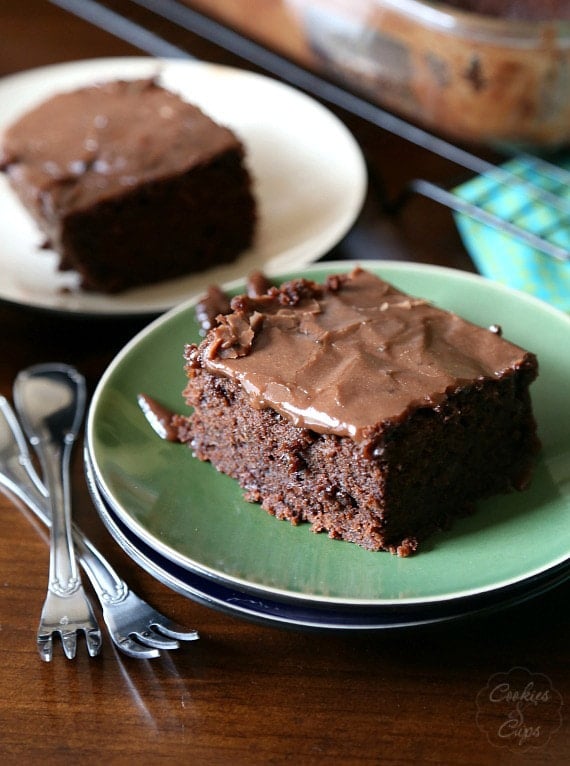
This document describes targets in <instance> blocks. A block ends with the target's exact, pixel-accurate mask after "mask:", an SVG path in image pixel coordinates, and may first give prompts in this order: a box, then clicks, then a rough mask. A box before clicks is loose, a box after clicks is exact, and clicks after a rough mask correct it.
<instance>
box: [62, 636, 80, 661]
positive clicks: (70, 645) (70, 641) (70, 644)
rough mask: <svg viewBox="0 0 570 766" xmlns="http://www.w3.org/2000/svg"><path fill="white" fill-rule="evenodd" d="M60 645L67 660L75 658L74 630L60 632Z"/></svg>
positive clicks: (75, 642)
mask: <svg viewBox="0 0 570 766" xmlns="http://www.w3.org/2000/svg"><path fill="white" fill-rule="evenodd" d="M61 643H62V644H63V651H64V652H65V656H66V657H67V659H68V660H72V659H73V658H74V657H75V653H76V651H77V633H76V632H75V630H66V631H62V632H61Z"/></svg>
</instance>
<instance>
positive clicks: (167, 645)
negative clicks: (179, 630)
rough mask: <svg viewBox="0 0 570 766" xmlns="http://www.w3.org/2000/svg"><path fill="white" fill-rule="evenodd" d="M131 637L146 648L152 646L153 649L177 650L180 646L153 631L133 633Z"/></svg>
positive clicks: (176, 642)
mask: <svg viewBox="0 0 570 766" xmlns="http://www.w3.org/2000/svg"><path fill="white" fill-rule="evenodd" d="M131 636H132V637H133V638H137V639H138V640H139V641H140V642H141V643H142V644H145V645H146V646H152V647H153V648H154V649H178V647H179V646H180V644H179V643H178V641H176V640H174V639H172V638H167V637H166V636H161V635H160V634H159V633H155V632H154V630H141V631H133V632H132V633H131Z"/></svg>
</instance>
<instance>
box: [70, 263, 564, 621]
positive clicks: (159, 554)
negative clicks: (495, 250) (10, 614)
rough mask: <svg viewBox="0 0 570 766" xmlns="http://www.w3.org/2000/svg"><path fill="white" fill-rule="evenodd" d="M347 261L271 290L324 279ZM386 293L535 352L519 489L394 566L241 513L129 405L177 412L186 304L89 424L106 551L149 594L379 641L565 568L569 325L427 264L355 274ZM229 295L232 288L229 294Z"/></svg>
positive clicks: (224, 490) (127, 361)
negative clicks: (534, 434) (135, 568)
mask: <svg viewBox="0 0 570 766" xmlns="http://www.w3.org/2000/svg"><path fill="white" fill-rule="evenodd" d="M353 266H354V264H351V263H347V262H343V263H329V264H320V265H314V266H311V267H308V268H307V269H305V270H303V271H302V272H298V271H295V272H292V273H287V274H283V275H281V277H280V279H281V278H283V279H285V278H291V277H293V276H300V274H301V273H302V275H303V276H306V277H308V278H311V279H316V280H319V281H321V280H322V279H323V278H324V277H325V276H326V275H328V274H331V273H338V272H340V271H346V270H349V269H351V268H352V267H353ZM367 268H369V269H370V270H371V271H373V272H374V273H377V274H378V275H379V276H381V277H383V278H384V279H387V280H388V281H390V282H392V283H393V284H395V285H396V286H397V287H399V288H401V289H403V290H405V291H407V292H409V293H411V294H413V295H417V296H420V297H423V298H427V299H429V300H432V301H434V302H435V303H436V304H437V305H439V306H441V307H442V308H447V309H450V310H452V311H455V312H457V313H459V314H461V315H462V316H464V317H465V318H467V319H470V320H471V321H474V322H476V323H478V324H480V325H483V326H488V325H490V324H494V323H495V324H500V325H501V326H502V328H503V333H504V336H505V337H506V338H508V339H509V340H512V341H513V342H515V343H518V344H519V345H522V346H525V347H526V348H528V349H530V350H532V351H535V352H536V353H537V354H538V358H539V362H540V369H541V373H540V376H539V379H538V381H537V382H536V383H535V384H533V389H532V394H533V402H534V408H535V413H536V417H537V421H538V424H539V433H540V436H541V439H542V442H543V449H542V452H541V456H540V460H539V462H538V465H537V467H536V472H535V477H534V480H533V483H532V486H531V487H530V489H528V490H527V491H525V492H523V493H513V494H511V495H503V496H499V497H495V498H492V499H490V500H489V501H486V502H484V503H481V504H480V507H479V509H478V511H477V513H475V514H474V515H473V516H471V517H469V518H465V519H461V520H459V521H457V522H456V524H454V526H453V528H452V529H451V530H449V531H446V532H444V533H441V534H439V535H435V536H433V537H432V538H431V539H429V540H427V541H426V542H425V544H424V545H423V547H422V548H421V549H420V551H419V552H418V553H417V554H416V555H414V556H411V557H409V558H406V559H400V558H398V557H394V556H391V555H389V554H387V553H371V552H369V551H364V550H362V549H360V548H358V547H357V546H355V545H351V544H348V543H344V542H340V541H336V540H331V539H329V538H328V537H327V536H325V535H315V534H313V533H312V532H311V531H310V529H309V527H308V525H301V526H299V527H293V526H291V525H289V524H288V523H286V522H283V521H278V520H276V519H274V518H273V517H271V516H269V515H268V514H266V513H265V512H264V511H263V510H261V509H260V508H259V507H258V506H257V505H255V504H250V503H247V502H245V501H244V499H243V494H242V492H241V490H240V489H239V487H238V486H237V484H236V483H235V482H234V481H233V480H232V479H230V478H228V477H227V476H224V475H222V474H219V473H217V472H216V470H215V469H214V468H213V467H212V466H211V465H210V464H208V463H202V462H200V461H198V460H196V459H195V458H194V457H193V456H192V453H191V451H190V450H189V449H188V448H187V447H185V446H183V445H181V444H178V443H172V442H168V441H164V440H162V439H160V438H159V437H158V436H157V435H156V433H155V432H154V431H153V430H152V428H151V427H150V425H149V424H148V422H147V420H146V418H145V416H144V414H143V413H142V411H141V410H140V408H139V406H138V403H137V396H138V394H139V393H145V394H147V395H149V396H151V397H153V398H154V399H156V400H157V401H159V402H160V403H161V404H162V405H164V406H165V407H166V408H168V409H170V410H172V411H179V412H183V411H184V403H183V399H182V394H181V392H182V389H183V388H184V384H185V375H184V371H183V358H182V353H183V349H184V345H185V344H186V343H188V342H194V341H198V340H199V328H198V325H197V322H196V319H195V316H194V313H195V299H193V300H190V301H189V302H187V303H185V304H182V305H181V306H179V307H177V308H175V309H173V310H172V311H170V312H169V313H167V314H165V315H163V316H162V317H160V318H159V319H157V320H155V321H154V322H153V323H151V324H150V325H149V326H148V327H147V328H146V329H145V330H143V331H142V332H141V333H140V334H139V335H138V336H136V337H135V338H134V339H133V340H132V341H131V342H130V343H129V344H128V345H127V346H126V348H125V349H123V351H122V352H121V353H120V354H119V355H118V356H117V358H116V359H115V360H114V361H113V363H112V364H111V365H110V367H109V368H108V370H107V371H106V373H105V375H104V376H103V378H102V379H101V381H100V383H99V386H98V388H97V390H96V392H95V394H94V397H93V400H92V404H91V408H90V412H89V417H88V423H87V439H86V452H85V465H86V472H87V476H88V479H89V485H90V489H91V493H92V496H93V499H94V501H95V505H96V507H97V509H98V511H99V513H100V515H101V518H102V519H103V521H104V523H105V524H106V526H107V528H108V530H109V532H110V533H111V535H112V536H113V537H114V538H115V540H116V541H117V543H118V544H119V545H120V546H121V547H122V548H123V549H124V550H125V551H126V552H127V554H128V555H129V556H131V557H132V558H133V559H134V560H135V561H136V562H137V563H138V564H140V565H141V566H142V567H143V568H144V569H146V570H147V571H148V572H150V573H151V574H152V575H153V576H154V577H156V578H157V579H158V580H160V581H161V582H163V583H165V584H166V585H168V586H169V587H171V588H173V589H174V590H176V591H178V592H180V593H182V594H184V595H186V596H188V597H189V598H192V599H194V600H196V601H199V602H201V603H204V604H206V605H209V606H212V607H214V608H217V609H221V610H224V611H226V612H230V613H232V614H235V615H236V616H242V617H245V618H248V619H252V620H256V621H262V622H266V623H272V624H280V625H288V626H293V627H297V628H318V629H334V630H358V629H373V630H379V629H387V628H400V627H404V626H416V625H423V624H428V623H436V622H442V621H446V620H453V619H457V618H460V617H464V616H466V615H472V614H476V613H479V612H482V611H489V610H495V609H499V608H504V607H506V606H508V605H512V604H515V603H519V602H521V601H523V600H525V599H528V598H531V597H534V596H536V595H538V594H540V593H543V592H544V591H546V590H548V589H550V588H553V587H555V586H556V585H558V584H560V583H561V582H563V581H564V580H566V579H567V578H568V574H569V571H570V563H569V559H570V556H569V553H570V513H569V510H570V500H569V489H570V486H569V481H568V479H569V477H570V429H569V428H568V423H570V399H569V397H568V395H567V391H568V380H570V358H568V356H567V355H563V354H561V353H560V349H561V347H564V348H566V347H567V345H568V340H569V339H570V318H569V317H568V316H566V315H565V314H563V313H562V312H559V311H556V310H554V309H552V308H550V307H549V306H548V305H547V304H546V303H543V302H540V301H538V300H536V299H534V298H531V297H529V296H526V295H524V294H522V293H518V292H514V291H512V290H510V289H508V288H505V287H502V286H500V285H498V284H494V283H491V282H488V281H487V280H485V279H483V278H481V277H476V276H473V275H469V274H464V273H460V272H456V271H451V270H447V269H442V268H438V267H430V266H421V265H412V264H401V263H389V262H378V263H371V262H369V263H367ZM228 289H230V290H231V291H233V292H239V291H241V290H242V289H243V284H240V283H234V284H232V285H231V286H229V288H228Z"/></svg>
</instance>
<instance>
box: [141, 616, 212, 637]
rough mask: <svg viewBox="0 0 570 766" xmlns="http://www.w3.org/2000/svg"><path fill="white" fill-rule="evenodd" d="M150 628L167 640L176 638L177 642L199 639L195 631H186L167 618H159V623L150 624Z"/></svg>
mask: <svg viewBox="0 0 570 766" xmlns="http://www.w3.org/2000/svg"><path fill="white" fill-rule="evenodd" d="M151 627H152V628H154V630H156V631H157V633H162V634H163V635H164V636H168V637H169V638H176V639H178V640H179V641H197V640H198V639H199V638H200V635H199V634H198V631H197V630H188V629H187V628H185V627H183V626H182V625H180V624H179V623H177V622H174V620H170V619H168V618H167V617H161V621H160V622H154V621H153V622H152V623H151Z"/></svg>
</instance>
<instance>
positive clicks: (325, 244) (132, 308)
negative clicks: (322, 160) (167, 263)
mask: <svg viewBox="0 0 570 766" xmlns="http://www.w3.org/2000/svg"><path fill="white" fill-rule="evenodd" d="M114 69H116V77H124V78H126V79H132V78H136V77H141V76H149V71H148V70H149V69H155V70H156V72H157V74H158V75H159V76H160V75H161V73H166V76H167V77H168V76H169V73H173V75H172V76H174V77H180V75H178V74H177V71H178V70H184V69H195V70H198V71H200V72H202V73H204V74H206V73H209V72H210V73H212V75H213V76H216V75H218V74H219V73H222V74H223V75H224V76H226V77H239V78H240V79H241V81H242V82H246V81H249V82H253V83H256V82H259V83H261V87H267V86H269V87H271V88H276V89H278V90H280V91H283V92H285V93H287V94H288V95H289V97H291V98H295V100H296V102H297V103H299V104H301V105H306V108H310V109H313V110H316V112H317V113H319V114H321V115H323V116H324V117H326V119H327V120H328V124H329V125H330V126H331V127H334V131H335V132H336V133H338V135H339V136H342V140H343V142H344V143H343V151H347V152H349V153H350V164H351V166H352V174H353V175H354V184H352V185H353V186H354V188H353V190H352V194H351V195H350V196H349V197H348V199H347V202H348V203H349V204H347V205H346V208H345V209H344V211H343V215H341V216H338V217H337V218H336V219H335V221H334V225H333V224H331V223H328V224H327V226H326V227H324V228H323V232H324V234H326V236H323V232H319V234H318V235H314V236H313V237H312V238H311V239H315V238H317V239H318V241H317V242H316V243H313V245H312V246H313V250H312V251H310V250H309V251H306V252H304V251H303V247H304V246H303V242H302V241H301V240H299V241H298V242H296V243H293V245H291V244H288V245H287V249H285V250H282V251H280V252H277V253H275V254H274V255H272V256H271V257H270V258H269V259H268V260H267V262H265V263H264V264H261V266H260V267H263V268H265V269H267V270H268V271H271V273H273V272H274V271H275V270H276V269H275V267H274V266H272V264H273V263H274V262H280V261H281V260H282V259H283V258H286V257H288V256H290V257H291V258H293V259H294V260H295V262H296V263H297V265H298V267H299V268H301V267H302V266H303V265H308V264H310V263H312V262H314V261H315V260H317V259H318V258H320V257H322V256H323V255H325V254H326V253H327V252H329V251H330V250H331V249H333V248H334V247H335V246H336V245H338V243H339V242H340V241H341V240H342V238H343V237H344V236H345V235H346V234H347V233H348V231H349V230H350V229H351V227H352V226H353V225H354V222H355V221H356V219H357V218H358V215H359V214H360V212H361V210H362V207H363V204H364V200H365V197H366V193H367V188H368V174H367V169H366V162H365V159H364V156H363V153H362V150H361V148H360V146H359V144H358V142H357V140H356V138H355V136H354V135H353V133H352V132H351V131H350V129H349V128H348V126H347V125H346V124H345V123H344V122H343V121H342V120H341V119H340V118H339V117H337V115H336V114H335V113H334V112H333V111H332V110H331V109H330V108H329V107H328V106H326V105H325V104H323V103H321V102H319V101H318V100H317V99H315V98H313V97H312V96H310V95H308V94H306V93H304V92H303V91H302V90H300V89H298V88H295V87H294V86H293V85H289V84H288V83H285V82H282V81H280V80H278V79H277V78H275V77H272V76H271V75H266V74H262V73H258V72H254V71H251V70H248V69H245V68H239V67H235V66H229V65H225V64H217V63H214V62H208V61H200V60H197V59H190V58H189V59H186V58H177V57H153V56H140V55H135V56H115V57H97V58H86V59H78V60H74V61H64V62H58V63H54V64H48V65H45V66H38V67H33V68H30V69H28V70H25V71H21V72H16V73H13V74H8V75H5V76H4V77H2V78H0V94H1V93H2V90H3V89H8V90H9V89H11V88H16V89H17V88H18V87H20V88H21V89H25V88H26V87H30V85H29V83H30V82H31V83H34V82H36V81H41V82H44V81H47V82H50V79H49V78H50V77H58V76H59V78H60V84H59V86H58V87H56V88H54V87H49V86H48V88H47V89H45V92H44V89H43V88H42V89H41V90H42V93H40V94H36V95H35V97H34V99H33V100H32V102H31V103H30V105H29V106H28V107H26V109H27V108H31V106H32V105H33V104H35V103H40V102H41V101H42V100H43V99H44V98H47V97H49V96H50V95H52V94H54V93H57V92H64V91H66V90H70V89H73V88H75V87H79V85H74V86H72V87H70V86H66V85H65V78H66V77H69V76H73V75H74V73H75V72H77V76H81V77H82V82H96V81H97V80H98V79H103V77H105V79H109V78H110V77H111V74H110V70H114ZM103 71H106V72H107V74H105V75H103ZM83 73H84V77H83ZM62 78H63V80H64V81H63V82H61V80H62ZM35 87H36V88H37V87H38V86H35ZM202 108H203V109H204V111H206V112H207V107H205V106H202ZM26 109H23V110H22V111H23V112H25V111H26ZM11 122H12V118H10V119H7V118H2V117H0V132H1V131H2V130H3V129H4V128H5V127H7V126H8V125H9V124H10V123H11ZM0 188H2V190H3V193H8V194H10V195H11V196H10V199H11V200H12V201H14V202H17V203H18V205H19V206H20V209H21V205H20V203H19V201H18V200H17V199H15V197H14V193H13V192H12V190H11V189H10V188H9V185H8V183H7V179H5V178H2V186H1V187H0ZM39 237H40V234H39V232H38V238H39ZM305 247H306V246H305ZM38 250H39V248H38ZM255 252H256V248H255V246H253V247H252V248H250V249H248V250H247V251H246V252H245V254H246V255H247V254H249V255H250V256H254V255H255ZM226 267H227V268H232V267H235V268H236V271H237V269H239V259H238V261H236V262H235V264H227V265H226ZM213 268H217V267H213ZM277 270H278V269H277ZM209 273H210V270H208V271H205V272H197V273H196V274H194V275H193V274H189V275H183V276H182V277H180V278H179V279H175V280H170V282H171V283H172V286H173V287H172V289H175V287H174V286H175V285H176V284H177V283H178V282H179V281H180V280H184V281H185V282H188V283H189V284H188V288H187V294H188V295H192V294H195V293H196V292H200V291H202V290H203V289H204V288H203V285H200V286H196V287H193V286H192V282H193V279H194V278H197V279H200V278H203V279H207V278H208V274H209ZM215 278H216V277H215V275H214V279H215ZM168 284H169V281H166V282H164V283H160V284H158V285H148V286H144V285H143V286H140V287H137V288H136V294H135V296H134V298H128V297H127V298H125V300H124V302H122V303H121V297H120V294H119V296H113V295H111V296H109V295H106V294H101V298H100V300H101V302H102V303H101V305H99V304H97V302H94V301H90V300H89V295H88V294H86V293H83V292H82V291H81V290H79V291H77V292H76V291H72V293H71V297H70V298H69V299H66V298H65V295H64V296H63V299H62V300H63V301H64V302H63V303H62V304H59V303H57V301H56V299H55V298H54V299H53V300H51V301H50V300H48V299H43V300H42V299H39V298H37V297H36V296H31V297H30V298H29V299H25V298H21V297H18V296H17V295H14V294H13V293H14V291H13V290H10V291H8V290H7V289H6V288H3V287H2V286H0V304H3V305H10V306H16V307H20V308H25V309H29V310H31V311H36V312H40V313H48V314H51V315H54V314H55V315H59V316H70V317H76V318H101V319H105V318H112V319H117V318H119V319H120V318H129V319H130V318H136V317H153V316H156V315H159V314H162V313H163V312H165V311H169V310H170V309H171V308H172V307H173V306H175V305H177V304H178V303H179V302H180V301H181V300H184V298H183V297H181V296H180V295H179V294H176V295H175V296H173V297H172V298H167V297H166V298H165V297H161V295H159V296H157V297H155V298H150V299H148V298H147V299H145V298H144V292H145V288H148V289H150V290H152V289H153V288H157V287H158V288H159V289H160V288H164V290H165V291H166V293H167V294H168V290H169V287H168ZM139 292H140V293H142V295H141V297H140V298H139V297H138V293H139ZM62 295H63V293H62ZM149 300H150V303H147V301H149ZM113 301H115V304H114V305H113ZM109 304H110V305H109Z"/></svg>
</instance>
